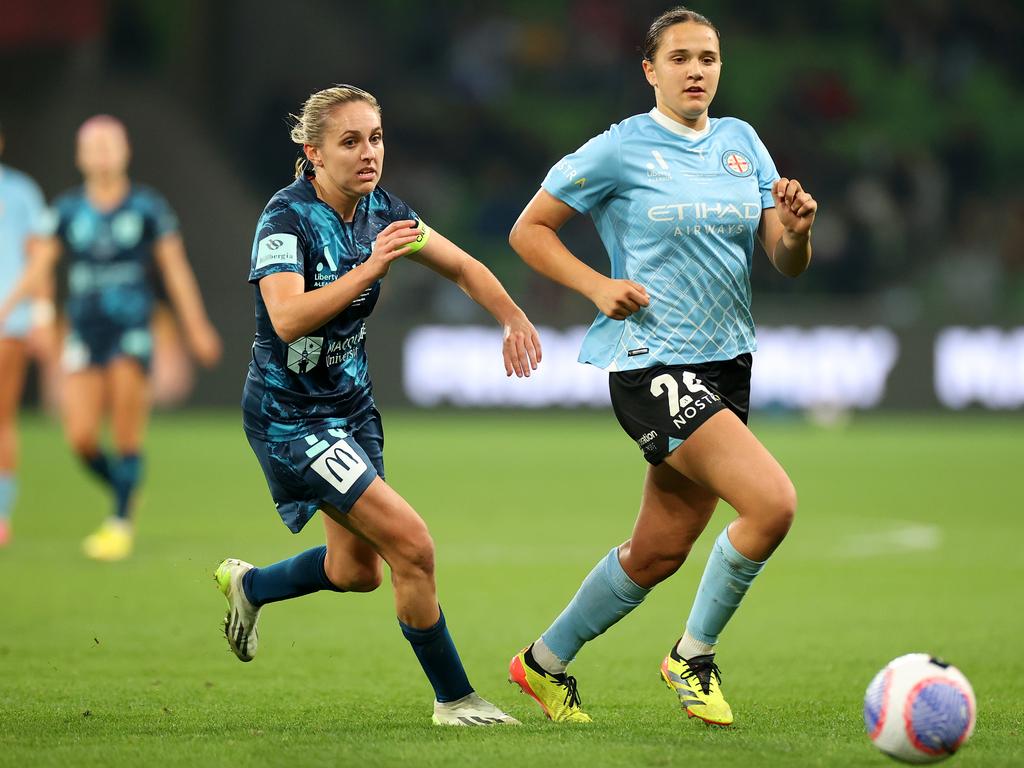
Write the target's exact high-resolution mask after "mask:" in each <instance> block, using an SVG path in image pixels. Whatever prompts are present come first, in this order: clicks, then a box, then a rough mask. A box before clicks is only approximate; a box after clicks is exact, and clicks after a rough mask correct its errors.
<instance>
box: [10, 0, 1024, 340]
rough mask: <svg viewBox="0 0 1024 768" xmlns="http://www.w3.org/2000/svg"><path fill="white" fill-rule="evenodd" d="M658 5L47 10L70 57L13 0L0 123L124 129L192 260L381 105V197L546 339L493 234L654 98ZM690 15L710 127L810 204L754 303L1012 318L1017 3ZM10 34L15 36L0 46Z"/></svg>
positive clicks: (413, 307)
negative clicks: (786, 256)
mask: <svg viewBox="0 0 1024 768" xmlns="http://www.w3.org/2000/svg"><path fill="white" fill-rule="evenodd" d="M62 5H63V6H66V8H67V13H65V14H61V13H59V10H60V9H59V6H62ZM670 5H672V3H671V2H654V1H653V0H635V1H634V2H625V0H565V1H564V2H546V1H542V0H505V1H504V2H500V3H499V2H496V1H495V0H474V1H472V2H470V1H469V0H447V1H446V2H438V3H411V2H407V1H406V0H379V2H376V3H372V4H365V3H360V4H356V3H348V2H339V3H334V2H323V1H322V0H296V2H293V3H288V4H281V3H276V2H273V0H224V2H221V3H180V4H169V3H154V2H148V0H81V1H79V0H75V2H72V1H71V0H53V2H51V3H50V4H49V5H48V6H47V7H48V8H50V10H49V11H48V12H47V13H48V14H49V15H50V16H49V17H53V16H54V14H56V16H57V17H59V18H71V16H74V17H75V18H76V19H77V20H76V21H75V24H74V25H70V24H69V25H64V26H66V27H68V30H69V31H68V32H67V35H68V41H67V42H66V45H67V46H69V47H68V48H66V49H58V48H56V47H55V43H54V42H53V41H52V40H51V38H53V37H54V36H55V35H56V34H58V33H59V29H58V27H54V25H53V24H49V23H48V22H47V19H46V18H43V14H42V11H40V10H39V8H40V7H41V6H38V5H37V4H34V3H32V2H30V1H29V0H14V5H13V6H12V8H13V9H14V10H15V11H17V10H18V9H20V15H19V14H18V13H15V14H14V16H12V17H11V18H15V17H17V19H16V20H17V21H18V22H19V23H18V24H14V23H13V22H12V24H11V25H8V28H7V32H6V33H0V59H2V63H4V64H5V68H6V66H7V65H9V66H10V67H12V71H13V68H17V69H18V71H25V72H30V73H32V75H31V77H29V81H22V80H17V81H15V80H13V79H12V80H11V81H9V82H7V83H3V84H0V95H3V96H5V97H10V98H15V99H18V103H19V104H20V105H22V106H23V107H24V111H23V112H22V113H19V114H15V115H12V116H10V117H9V118H8V119H7V121H6V122H8V123H10V127H11V128H12V130H13V132H14V133H15V134H19V127H20V126H19V117H30V116H31V115H32V114H34V111H36V112H40V113H41V114H43V115H44V116H40V117H37V119H35V120H34V122H32V130H36V129H37V128H39V127H47V126H51V125H56V124H57V123H58V122H60V121H63V123H64V124H65V125H68V126H71V125H77V122H80V120H81V119H82V117H83V116H85V115H87V114H91V113H94V112H96V111H100V110H103V111H108V112H112V113H114V114H118V115H122V116H123V117H124V118H125V119H126V120H127V122H128V124H129V128H130V130H132V131H133V134H134V135H136V136H137V137H138V140H137V142H136V146H137V152H138V154H137V160H136V164H135V170H136V173H137V174H138V175H139V177H140V178H141V179H142V180H145V181H149V182H151V183H155V184H157V185H158V186H159V187H160V188H161V189H163V190H164V191H165V194H167V196H168V198H169V199H170V200H171V202H172V204H174V205H175V206H176V207H177V208H178V209H179V213H180V214H181V218H182V221H183V226H184V229H185V233H186V236H187V237H188V238H189V240H190V241H192V242H194V241H197V240H199V241H205V242H208V243H217V246H218V248H219V249H220V250H221V251H222V250H223V248H224V247H226V246H227V245H228V244H236V245H237V243H244V248H242V250H246V249H247V248H248V244H249V239H250V238H251V232H252V227H253V225H254V223H255V220H256V216H257V215H258V212H259V209H260V208H261V207H262V205H263V203H264V202H265V201H266V200H267V199H268V198H269V196H270V195H271V194H272V193H273V192H274V191H275V190H276V189H278V188H280V187H282V186H284V185H285V184H287V183H288V182H289V180H290V177H291V172H292V168H293V165H294V159H295V157H296V152H297V148H296V147H295V146H293V145H292V144H291V143H290V141H289V140H288V134H287V115H288V113H289V112H294V111H296V110H297V109H298V107H299V105H300V104H301V102H302V101H303V99H304V98H305V96H306V95H308V94H309V93H310V92H311V91H313V90H316V89H318V88H321V87H323V86H325V85H327V84H329V83H331V82H338V81H343V82H353V83H356V84H358V85H361V86H363V87H365V88H367V89H368V90H370V91H372V92H373V93H375V94H376V95H377V96H378V98H379V99H380V101H381V103H382V105H383V109H384V126H385V133H386V143H387V147H388V160H387V165H386V168H385V173H384V178H383V185H384V186H385V187H387V188H389V189H391V190H392V191H394V192H396V193H398V194H399V195H400V196H402V197H404V198H406V199H407V200H408V201H409V202H410V203H411V204H412V205H413V207H414V208H416V209H417V210H418V211H419V212H420V213H421V214H422V215H423V217H424V218H425V219H426V220H428V221H429V222H431V223H432V224H433V225H434V226H436V227H437V228H438V229H439V230H440V231H442V232H444V233H445V234H447V235H449V236H451V238H452V239H453V240H455V241H456V242H458V243H460V244H461V245H463V246H464V247H466V248H467V250H470V251H471V252H472V253H473V254H474V255H476V256H477V257H478V258H481V259H482V260H484V261H486V262H487V263H488V264H489V265H490V266H491V268H492V269H493V270H494V271H495V272H496V273H497V274H498V276H499V277H500V278H501V279H502V280H503V281H505V282H506V284H507V285H508V286H509V287H510V289H511V290H512V291H513V293H514V294H515V295H517V296H521V297H523V303H524V305H525V306H526V307H527V308H528V309H529V310H530V311H531V312H532V314H534V315H536V318H537V320H538V321H539V322H543V323H547V324H552V325H566V324H570V323H576V322H580V321H581V320H583V319H585V318H586V317H588V316H589V314H590V312H591V308H588V307H587V306H586V305H585V303H583V302H581V301H580V300H578V299H577V298H576V297H573V296H570V295H568V294H567V293H566V292H564V291H561V290H560V289H558V288H557V287H554V286H552V285H551V284H550V283H548V282H547V281H543V280H542V279H539V278H537V277H536V276H534V275H533V274H532V273H530V272H529V270H527V269H526V268H525V267H523V265H521V264H520V263H519V262H518V260H517V259H516V257H515V256H514V255H513V253H512V252H511V250H510V249H509V248H508V246H507V243H506V237H507V234H508V231H509V229H510V227H511V226H512V224H513V222H514V221H515V218H516V217H517V215H518V214H519V212H520V211H521V210H522V208H523V206H524V205H525V203H526V202H527V201H528V200H529V198H530V197H531V196H532V195H533V194H534V192H535V191H536V190H537V188H538V186H539V184H540V181H541V179H542V178H543V177H544V174H545V173H546V172H547V170H548V169H549V168H550V167H551V165H553V164H554V163H555V162H557V160H558V159H559V158H560V157H562V156H563V155H565V154H566V153H568V152H570V151H572V150H574V149H575V148H577V147H578V146H579V145H581V144H582V143H583V142H584V141H586V140H587V139H588V138H589V137H591V136H593V135H595V134H597V133H599V132H600V131H602V130H604V129H605V128H607V127H608V125H609V124H611V123H613V122H617V121H619V120H621V119H623V118H625V117H627V116H629V115H632V114H636V113H638V112H644V111H647V110H648V109H650V107H651V106H652V105H653V97H652V93H651V91H650V88H649V87H648V85H647V83H646V82H645V80H644V78H643V74H642V71H641V67H640V55H639V52H638V47H639V44H640V42H641V40H642V38H643V34H644V32H645V31H646V28H647V25H648V24H649V22H650V20H651V19H652V18H653V17H654V16H655V15H657V14H658V13H660V12H661V11H663V10H665V9H666V8H667V7H669V6H670ZM692 5H693V6H694V7H695V9H696V10H698V11H700V12H702V13H704V14H706V15H707V16H709V17H710V18H711V19H712V21H714V22H715V23H716V24H717V26H718V27H719V29H720V31H721V34H722V52H723V57H724V63H725V66H724V69H723V76H722V83H721V86H720V88H719V92H718V96H717V98H716V101H715V103H714V104H713V105H712V107H711V114H712V116H715V115H732V116H736V117H739V118H742V119H744V120H747V121H748V122H750V123H751V124H752V125H753V126H754V127H755V129H756V130H757V131H758V133H759V134H760V136H761V137H762V139H763V140H764V142H765V144H766V145H767V146H768V148H769V150H770V152H771V153H772V155H773V157H774V158H775V161H776V165H777V166H778V168H779V170H780V172H781V173H782V174H784V175H789V176H793V177H796V178H799V179H801V180H802V181H803V182H804V184H805V186H806V187H807V188H808V189H809V190H810V191H811V192H812V193H813V194H814V195H815V197H816V198H817V199H818V200H819V202H820V206H821V207H820V211H819V216H818V220H817V223H816V225H815V264H814V266H813V268H812V269H811V270H809V271H808V273H807V274H806V275H804V276H803V277H801V278H800V279H799V280H797V281H789V280H787V279H786V278H783V277H781V276H779V275H777V274H775V273H774V271H773V270H772V269H771V268H770V266H769V264H768V262H767V259H763V258H760V259H755V266H754V270H753V281H754V288H755V306H756V307H762V308H763V307H770V306H782V307H786V306H790V305H791V302H789V301H788V299H789V297H790V296H791V295H797V294H798V295H800V296H801V297H802V298H805V299H806V301H802V302H801V303H800V306H809V305H814V306H818V307H821V306H832V305H837V306H838V305H840V304H842V305H844V306H850V307H857V308H864V307H869V308H870V311H872V312H873V313H875V315H876V319H877V320H879V321H884V322H887V323H890V324H913V323H921V322H925V323H929V322H933V321H934V322H935V323H936V324H938V323H947V322H968V323H971V322H973V323H979V322H988V321H992V322H1004V323H1012V322H1015V318H1016V319H1019V318H1020V316H1021V311H1020V308H1021V307H1022V306H1024V188H1022V187H1021V185H1020V183H1019V182H1018V180H1017V172H1018V169H1019V168H1021V167H1024V142H1022V141H1021V140H1020V137H1021V136H1024V95H1022V94H1024V83H1022V80H1024V47H1022V46H1021V45H1020V40H1021V39H1024V6H1022V5H1021V4H1020V3H1019V2H1017V1H1016V0H975V1H974V2H967V0H956V1H954V0H908V2H902V3H888V2H884V1H883V0H836V1H835V2H829V3H821V2H811V1H810V0H796V1H795V2H789V3H785V4H781V5H780V4H756V3H749V2H746V1H745V0H708V1H707V2H694V3H693V4H692ZM51 6H52V7H51ZM72 12H73V13H72ZM68 14H70V16H69V15H68ZM90 14H91V15H90ZM49 17H48V18H49ZM33 19H34V20H35V21H34V23H35V25H36V26H35V27H33V26H32V24H31V23H30V22H31V21H32V20H33ZM72 27H73V28H72ZM15 29H17V30H21V32H14V31H12V30H15ZM33 29H34V30H35V31H33ZM55 30H58V31H56V32H55ZM5 35H6V36H7V38H8V39H7V40H6V41H5ZM18 35H20V39H21V42H20V43H19V42H18V41H17V39H15V41H14V42H11V40H10V39H9V38H17V36H18ZM47 46H49V47H47ZM55 90H56V91H57V92H60V93H64V94H67V95H68V96H67V100H68V101H69V102H71V101H73V100H74V99H75V98H77V99H78V100H79V102H80V104H77V103H76V104H75V105H74V109H72V108H70V107H69V108H68V109H67V112H68V114H67V115H55V114H54V110H56V109H57V107H55V106H53V105H54V103H55V102H53V100H44V99H43V96H42V94H46V93H52V92H55ZM83 94H88V96H89V98H88V99H87V98H86V97H85V95H83ZM97 101H99V102H100V103H98V104H97V103H96V102H97ZM86 102H88V103H86ZM143 105H144V106H143ZM44 107H45V109H46V110H50V111H49V112H42V110H43V109H44ZM133 108H134V109H135V111H136V113H137V114H135V115H133V114H131V110H132V109H133ZM161 109H163V110H166V111H165V112H160V111H159V110H161ZM74 110H77V112H74ZM72 112H74V113H73V114H72ZM154 132H156V133H157V135H156V136H153V135H152V134H153V133H154ZM30 133H31V131H30V130H29V129H27V128H26V129H24V130H22V131H21V132H20V134H19V135H17V136H16V138H18V139H19V141H12V142H11V145H12V153H13V152H16V151H18V150H19V148H22V149H24V148H26V147H27V146H28V143H29V140H30V139H31V135H30ZM167 137H174V140H175V141H176V142H177V145H176V147H175V149H176V151H175V152H174V153H169V152H162V151H160V144H161V143H162V142H164V141H165V140H166V138H167ZM147 138H150V139H151V143H150V144H149V145H147V143H146V142H147ZM152 142H156V144H157V146H153V144H152ZM200 145H201V146H200ZM68 146H70V145H68ZM147 146H150V147H151V149H150V150H149V151H150V155H149V157H148V158H147V157H146V156H145V152H146V151H147ZM39 147H40V144H39V143H37V144H36V146H35V157H36V159H38V160H39V164H40V165H43V164H45V163H47V162H49V163H51V164H56V163H57V162H62V163H63V166H62V167H66V169H67V173H68V174H70V173H71V167H70V163H69V162H68V160H69V159H70V158H68V157H67V156H66V153H65V155H59V156H58V155H54V156H53V157H58V159H57V160H53V159H49V158H48V157H47V156H46V155H44V153H41V152H39ZM12 158H13V155H12ZM195 158H202V159H201V160H197V159H195ZM12 162H14V163H15V164H17V163H16V162H15V160H14V159H12ZM190 162H192V163H195V164H199V163H201V164H202V165H197V167H191V166H189V165H188V163H190ZM147 163H148V165H147ZM161 163H162V164H163V165H160V164H161ZM22 165H23V167H24V169H25V170H27V171H29V172H32V173H36V174H37V177H38V178H40V182H41V183H42V185H43V186H44V190H46V191H47V192H48V193H50V192H56V191H58V190H59V187H56V185H49V181H50V180H51V179H52V178H54V177H53V176H52V175H50V174H48V173H47V172H45V170H41V169H36V168H32V167H28V165H27V164H25V163H23V164H22ZM204 176H205V177H206V178H211V177H215V178H217V179H218V181H217V185H218V186H219V187H222V188H223V189H222V190H218V191H219V192H220V193H221V198H220V199H221V200H222V201H223V204H222V205H219V207H218V217H217V219H216V220H212V219H211V218H210V217H206V216H205V214H206V212H207V211H208V210H209V209H210V204H211V199H210V193H209V192H208V190H198V189H195V190H194V189H192V187H193V186H194V184H195V179H197V178H202V177H204ZM49 186H55V187H56V188H53V189H50V188H49ZM235 190H242V194H237V193H236V191H235ZM204 193H205V194H206V196H205V197H204ZM243 199H244V202H242V200H243ZM190 206H193V207H194V208H195V209H196V212H192V211H190ZM197 212H198V215H197ZM218 237H220V238H221V239H220V240H218V239H217V238H218ZM567 239H568V242H569V244H570V245H571V246H572V247H573V248H574V250H575V251H576V252H577V253H578V255H580V256H581V257H582V258H584V259H585V260H587V261H589V262H591V263H592V264H594V265H595V266H602V267H603V266H605V265H606V264H607V259H606V257H605V254H604V251H603V249H602V247H601V244H600V242H599V240H598V239H597V237H596V234H595V233H594V231H593V228H592V227H591V226H590V225H589V223H588V222H585V221H574V222H570V225H569V226H568V228H567ZM231 247H234V245H232V246H231ZM239 258H240V259H241V261H240V262H239V263H242V262H244V259H245V256H244V254H243V255H241V256H239ZM204 259H205V260H206V261H205V264H204ZM196 262H197V269H198V270H199V271H200V274H201V276H202V274H203V273H204V272H205V273H206V274H213V275H216V279H219V280H222V281H224V282H225V284H228V282H229V281H230V284H232V285H237V284H238V283H237V279H238V274H239V270H240V269H241V268H240V267H237V266H225V264H224V262H223V260H222V259H220V254H219V253H216V252H215V253H213V254H209V253H206V252H204V251H203V250H202V249H201V248H199V249H196ZM420 272H421V271H420V270H415V269H413V270H399V271H396V272H393V273H392V275H391V276H390V277H389V291H390V292H391V293H390V295H391V296H397V297H398V298H399V299H400V300H401V301H400V303H401V306H402V307H403V308H404V309H406V310H408V311H411V312H414V313H418V314H417V315H416V316H417V317H420V316H422V317H423V318H429V319H432V320H438V319H441V320H451V321H461V320H469V319H478V316H477V315H476V314H475V312H476V310H475V309H474V308H473V306H472V304H471V303H469V302H468V301H463V300H461V298H460V297H458V296H456V295H455V294H453V293H452V291H453V290H455V289H453V288H452V287H451V286H449V285H447V284H446V283H445V282H444V281H436V280H432V279H430V276H429V275H425V274H420ZM241 287H242V288H244V286H241ZM226 301H227V302H228V303H227V304H224V305H223V307H224V309H223V310H216V311H221V312H222V322H224V323H228V324H230V323H231V322H232V318H231V317H230V316H229V315H234V314H235V312H234V311H232V312H228V311H227V308H228V306H229V304H230V302H233V301H235V298H229V299H226ZM237 301H238V309H237V312H238V317H239V320H238V331H237V332H238V333H240V332H241V330H242V327H243V325H244V326H245V327H247V326H248V322H249V321H248V310H247V309H246V311H245V312H244V313H243V312H242V309H243V307H244V306H247V301H248V296H247V294H245V293H244V291H239V293H238V294H237ZM815 302H816V303H815ZM231 306H234V305H233V304H232V305H231ZM216 311H215V313H216ZM857 311H863V309H859V310H857ZM235 333H236V331H234V330H231V329H230V328H229V335H234V334H235Z"/></svg>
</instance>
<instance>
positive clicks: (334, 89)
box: [289, 84, 380, 178]
mask: <svg viewBox="0 0 1024 768" xmlns="http://www.w3.org/2000/svg"><path fill="white" fill-rule="evenodd" d="M353 101H365V102H366V103H367V104H369V105H370V106H371V107H373V108H374V109H375V110H377V114H378V115H379V114H380V104H379V103H378V102H377V99H376V98H375V97H374V96H373V94H371V93H369V92H368V91H364V90H363V89H362V88H357V87H356V86H354V85H345V84H339V85H334V86H331V87H330V88H324V89H323V90H322V91H317V92H316V93H311V94H310V95H309V98H308V99H306V101H305V102H304V103H303V105H302V110H301V111H300V112H299V114H297V115H289V117H290V118H291V119H292V120H293V123H292V128H291V138H292V141H293V142H295V143H296V144H298V145H299V146H300V147H301V146H302V145H304V144H311V145H312V146H314V147H319V146H321V145H322V144H323V140H324V133H325V132H326V129H327V126H326V124H327V118H329V117H330V116H331V112H333V111H334V109H335V107H340V106H341V105H342V104H350V103H351V102H353ZM308 163H309V160H307V159H306V156H305V153H303V154H301V155H300V156H299V158H298V159H297V160H296V161H295V178H299V177H301V176H302V175H303V174H305V172H306V167H307V164H308Z"/></svg>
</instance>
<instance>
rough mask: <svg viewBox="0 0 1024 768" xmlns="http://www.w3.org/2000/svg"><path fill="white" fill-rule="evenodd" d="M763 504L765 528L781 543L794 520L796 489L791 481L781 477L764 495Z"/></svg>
mask: <svg viewBox="0 0 1024 768" xmlns="http://www.w3.org/2000/svg"><path fill="white" fill-rule="evenodd" d="M764 503H765V515H764V522H765V526H766V528H767V529H768V532H769V533H771V534H772V535H773V536H774V537H776V538H778V539H779V540H780V541H781V540H782V539H783V538H784V537H785V535H786V534H787V533H789V529H790V528H791V527H792V526H793V520H794V519H795V518H796V505H797V498H796V488H795V487H794V486H793V483H792V481H791V480H790V479H789V478H788V477H785V476H783V478H782V479H781V480H780V481H779V482H777V483H776V484H775V487H774V488H773V489H772V490H771V491H770V492H769V493H768V494H767V495H766V497H765V499H764Z"/></svg>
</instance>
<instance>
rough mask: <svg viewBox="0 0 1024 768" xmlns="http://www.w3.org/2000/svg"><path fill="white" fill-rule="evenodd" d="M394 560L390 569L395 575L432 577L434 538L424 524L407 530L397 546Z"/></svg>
mask: <svg viewBox="0 0 1024 768" xmlns="http://www.w3.org/2000/svg"><path fill="white" fill-rule="evenodd" d="M394 560H395V562H393V563H391V564H390V565H391V570H392V573H394V574H395V575H397V576H404V577H410V578H429V579H433V578H434V540H433V539H432V538H431V537H430V533H429V532H428V531H427V528H426V526H425V525H424V526H422V528H421V529H419V530H415V531H407V532H406V534H405V536H404V537H403V541H402V542H400V544H399V546H398V547H397V552H396V557H395V558H394Z"/></svg>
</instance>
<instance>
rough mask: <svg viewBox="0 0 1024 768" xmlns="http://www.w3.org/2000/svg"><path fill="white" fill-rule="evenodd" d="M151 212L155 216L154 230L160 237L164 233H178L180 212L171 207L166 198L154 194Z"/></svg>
mask: <svg viewBox="0 0 1024 768" xmlns="http://www.w3.org/2000/svg"><path fill="white" fill-rule="evenodd" d="M151 205H152V209H151V214H152V216H153V222H154V231H155V232H156V236H157V237H158V238H160V237H163V236H164V235H174V234H177V232H178V229H179V226H178V214H176V213H175V212H174V209H173V208H171V205H170V203H168V202H167V200H165V199H164V197H163V196H162V195H158V194H155V193H154V194H153V196H152V200H151Z"/></svg>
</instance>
